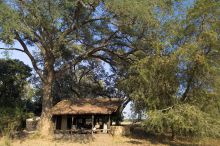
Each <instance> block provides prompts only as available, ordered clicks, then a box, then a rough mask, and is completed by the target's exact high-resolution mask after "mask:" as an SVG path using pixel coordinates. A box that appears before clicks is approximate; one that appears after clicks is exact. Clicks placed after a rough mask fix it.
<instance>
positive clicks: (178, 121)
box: [144, 104, 220, 137]
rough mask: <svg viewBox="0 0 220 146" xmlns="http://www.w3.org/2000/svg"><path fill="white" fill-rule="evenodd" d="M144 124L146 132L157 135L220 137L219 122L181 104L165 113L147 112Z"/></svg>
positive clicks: (191, 107)
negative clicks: (168, 133) (169, 133)
mask: <svg viewBox="0 0 220 146" xmlns="http://www.w3.org/2000/svg"><path fill="white" fill-rule="evenodd" d="M147 115H148V118H147V120H146V121H145V122H144V127H145V128H146V130H147V131H151V132H157V133H167V132H172V134H173V137H174V136H175V135H179V136H190V137H192V136H196V137H220V122H219V120H218V119H216V118H213V117H211V116H210V115H209V114H207V113H205V112H202V111H201V110H200V109H199V108H197V107H195V106H192V105H189V104H182V105H176V106H175V107H173V108H170V109H169V110H167V111H159V110H155V111H149V112H148V113H147Z"/></svg>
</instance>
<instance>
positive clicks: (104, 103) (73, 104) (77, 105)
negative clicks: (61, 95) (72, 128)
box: [51, 98, 121, 115]
mask: <svg viewBox="0 0 220 146" xmlns="http://www.w3.org/2000/svg"><path fill="white" fill-rule="evenodd" d="M120 105H121V100H120V99H119V98H76V99H68V100H62V101H60V102H58V103H57V104H56V105H55V106H54V107H53V108H52V110H51V111H52V115H68V114H72V115H77V114H112V113H114V112H116V110H117V109H118V108H119V106H120Z"/></svg>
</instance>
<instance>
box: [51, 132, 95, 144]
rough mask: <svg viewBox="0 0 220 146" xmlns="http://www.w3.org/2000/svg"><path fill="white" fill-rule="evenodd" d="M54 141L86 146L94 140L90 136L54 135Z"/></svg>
mask: <svg viewBox="0 0 220 146" xmlns="http://www.w3.org/2000/svg"><path fill="white" fill-rule="evenodd" d="M54 140H55V141H58V142H60V141H69V142H72V141H74V142H76V143H80V144H88V143H90V142H93V141H94V140H95V137H94V136H93V135H92V134H66V135H63V134H55V135H54Z"/></svg>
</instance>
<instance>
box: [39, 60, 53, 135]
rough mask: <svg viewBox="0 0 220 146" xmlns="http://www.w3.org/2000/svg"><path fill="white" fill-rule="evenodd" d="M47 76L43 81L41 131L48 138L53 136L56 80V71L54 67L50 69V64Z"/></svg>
mask: <svg viewBox="0 0 220 146" xmlns="http://www.w3.org/2000/svg"><path fill="white" fill-rule="evenodd" d="M45 70H46V72H45V75H44V81H43V98H42V113H41V121H40V127H39V131H40V134H41V135H42V136H48V135H51V134H52V130H53V127H52V120H51V118H52V115H51V111H50V110H51V108H52V102H53V97H52V85H53V80H54V77H55V75H54V70H53V65H50V66H49V67H48V64H46V65H45Z"/></svg>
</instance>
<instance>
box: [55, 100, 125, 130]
mask: <svg viewBox="0 0 220 146" xmlns="http://www.w3.org/2000/svg"><path fill="white" fill-rule="evenodd" d="M121 103H122V100H120V99H119V98H75V99H66V100H62V101H60V102H58V103H57V104H56V105H55V106H54V107H53V108H52V109H51V114H52V115H53V121H54V124H55V130H70V131H72V132H76V131H81V132H82V129H83V130H84V131H85V129H87V130H89V131H93V130H94V128H95V124H96V128H95V129H96V131H97V130H98V129H99V130H102V131H103V130H104V131H108V130H109V129H110V126H111V123H112V118H113V117H115V116H116V115H117V114H116V112H117V110H118V108H119V107H120V105H121ZM98 125H99V126H98ZM106 125H107V126H106ZM97 127H99V128H97Z"/></svg>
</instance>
